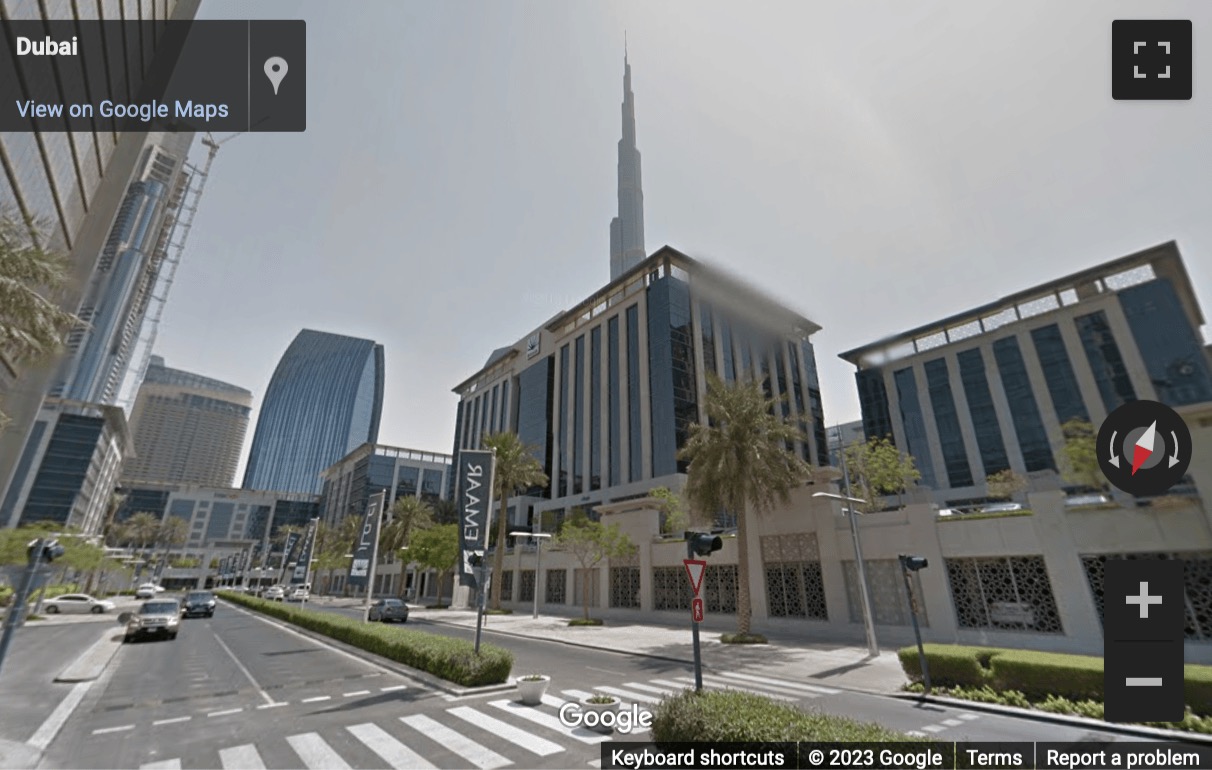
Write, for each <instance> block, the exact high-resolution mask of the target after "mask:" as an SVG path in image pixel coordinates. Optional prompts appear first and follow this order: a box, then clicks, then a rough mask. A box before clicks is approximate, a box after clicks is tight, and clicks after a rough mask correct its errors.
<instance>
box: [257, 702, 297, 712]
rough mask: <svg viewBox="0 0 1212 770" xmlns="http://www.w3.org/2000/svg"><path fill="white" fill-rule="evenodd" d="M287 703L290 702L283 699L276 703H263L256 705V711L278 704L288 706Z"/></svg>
mask: <svg viewBox="0 0 1212 770" xmlns="http://www.w3.org/2000/svg"><path fill="white" fill-rule="evenodd" d="M289 705H290V704H289V703H287V702H285V701H278V702H277V703H263V704H261V705H260V706H257V711H261V710H262V709H276V708H277V707H279V706H289Z"/></svg>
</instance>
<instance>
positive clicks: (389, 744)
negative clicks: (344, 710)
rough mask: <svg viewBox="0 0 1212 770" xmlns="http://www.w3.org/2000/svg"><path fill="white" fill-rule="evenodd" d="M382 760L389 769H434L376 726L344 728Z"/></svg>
mask: <svg viewBox="0 0 1212 770" xmlns="http://www.w3.org/2000/svg"><path fill="white" fill-rule="evenodd" d="M345 729H346V730H348V731H349V732H351V733H353V736H354V737H355V738H357V739H358V740H360V741H362V743H364V744H366V747H367V748H369V749H370V750H371V751H373V752H374V753H376V754H378V755H379V756H380V757H382V758H383V760H384V761H385V762H387V764H388V765H389V766H390V767H408V768H413V767H435V765H433V764H430V763H429V762H428V761H426V759H425V758H424V757H422V756H421V755H420V754H418V753H417V752H415V751H413V750H412V749H410V748H408V747H407V746H405V745H404V744H403V743H400V742H399V741H397V740H396V739H395V738H393V737H391V736H390V735H388V734H387V731H386V730H384V729H383V728H382V727H379V726H378V725H376V724H372V723H370V722H367V723H366V724H362V725H349V726H348V727H346V728H345Z"/></svg>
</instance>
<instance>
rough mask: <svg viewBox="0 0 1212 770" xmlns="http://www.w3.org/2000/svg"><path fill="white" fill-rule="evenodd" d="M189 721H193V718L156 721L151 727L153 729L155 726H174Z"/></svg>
mask: <svg viewBox="0 0 1212 770" xmlns="http://www.w3.org/2000/svg"><path fill="white" fill-rule="evenodd" d="M191 719H193V717H173V718H172V719H157V720H156V721H155V722H152V727H155V726H156V725H171V724H176V723H177V722H188V721H189V720H191Z"/></svg>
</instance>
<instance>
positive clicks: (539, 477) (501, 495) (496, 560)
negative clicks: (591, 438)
mask: <svg viewBox="0 0 1212 770" xmlns="http://www.w3.org/2000/svg"><path fill="white" fill-rule="evenodd" d="M483 445H484V448H485V449H491V450H493V451H494V453H495V455H496V461H495V463H494V470H493V474H494V475H493V481H492V483H493V493H494V497H496V499H497V501H498V502H499V503H500V507H499V508H498V509H497V511H498V513H497V537H496V544H497V548H496V551H495V552H494V553H493V555H492V574H493V575H496V576H498V578H499V576H500V575H501V573H502V571H503V570H504V569H505V534H506V532H508V526H509V496H510V495H513V494H515V493H520V492H524V491H526V490H527V489H530V488H531V487H545V486H547V482H548V478H547V474H546V473H544V472H543V466H542V465H541V464H539V461H538V460H537V459H535V456H534V453H535V451H536V450H535V448H534V447H530V446H526V445H525V444H523V443H522V440H521V439H520V438H518V434H516V433H493V434H491V435H489V436H485V437H484V439H483ZM491 584H492V609H494V610H499V609H501V581H500V580H499V579H496V580H493V581H491Z"/></svg>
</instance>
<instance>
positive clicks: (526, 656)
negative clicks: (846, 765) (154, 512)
mask: <svg viewBox="0 0 1212 770" xmlns="http://www.w3.org/2000/svg"><path fill="white" fill-rule="evenodd" d="M309 606H310V608H311V609H316V610H322V611H331V612H337V613H340V614H344V615H348V616H352V617H360V612H361V610H360V608H357V607H349V606H343V607H334V606H331V605H327V604H325V603H315V604H312V605H309ZM426 615H430V616H431V617H432V613H427V612H426V611H423V610H419V611H417V612H414V613H413V617H412V618H411V619H410V620H409V622H408V623H407V627H408V628H414V629H418V630H425V631H428V632H432V633H437V634H442V635H447V636H456V637H461V638H470V631H469V629H467V628H464V627H456V626H451V625H448V624H443V623H441V622H435V620H433V619H430V618H429V617H425V616H426ZM112 620H113V619H112V618H111V619H110V622H111V623H112ZM488 624H489V626H491V624H492V618H491V617H490V618H489V619H488ZM107 627H109V626H106V625H104V624H97V623H78V624H74V625H64V626H62V627H61V628H60V629H59V630H57V631H55V632H53V633H48V631H47V630H46V629H30V630H28V631H26V632H23V633H22V634H21V635H20V636H19V642H18V644H15V645H14V654H13V657H12V658H11V659H10V663H11V665H10V666H9V667H7V668H6V670H5V672H4V678H3V680H0V681H2V683H3V685H4V688H5V690H6V694H7V693H8V692H12V693H14V694H18V695H20V696H21V698H20V700H25V701H26V702H25V703H20V704H19V703H18V699H15V698H12V697H6V698H4V699H2V701H3V702H2V703H0V724H2V725H3V728H2V729H0V738H5V739H9V740H14V741H30V740H31V736H34V735H35V734H36V733H39V734H41V735H43V736H44V737H45V736H46V735H47V734H48V733H47V729H48V728H45V727H41V728H40V725H41V724H42V723H43V720H46V719H47V718H48V715H49V714H51V712H54V711H58V712H62V711H63V709H56V706H57V704H58V702H59V701H61V700H63V699H64V698H66V697H67V694H68V693H69V692H72V691H73V687H74V688H84V693H83V697H82V698H81V699H80V701H79V705H78V707H76V708H75V709H74V711H72V712H70V714H69V715H68V716H67V718H66V720H65V722H63V724H62V728H61V729H60V730H59V731H58V733H57V735H52V736H51V737H53V740H50V741H49V746H47V747H46V752H45V754H44V755H43V758H42V761H41V763H40V764H39V767H44V768H217V767H222V768H261V767H264V768H295V767H307V768H346V767H347V768H382V767H392V768H417V767H441V768H461V767H480V768H495V767H505V766H516V767H536V768H540V767H596V766H598V764H599V758H600V746H599V745H600V744H601V743H602V742H604V741H608V740H647V739H648V738H649V734H648V733H647V732H642V733H633V734H631V735H627V736H625V735H620V734H615V735H614V736H610V735H604V734H602V733H599V732H594V731H590V730H587V729H584V728H569V727H566V726H564V725H562V724H560V722H559V720H558V718H557V710H558V707H559V706H560V705H561V704H562V703H563V702H565V701H568V700H574V699H578V698H581V697H585V696H587V695H588V694H590V693H591V692H593V691H598V692H605V693H612V694H615V695H618V696H619V697H620V698H621V699H622V700H623V704H624V708H626V707H627V706H628V704H631V703H635V704H637V705H639V706H641V707H650V706H653V705H654V704H656V703H657V702H659V700H660V699H661V697H663V696H664V695H666V694H668V693H672V692H675V691H678V690H680V689H682V688H685V687H692V686H693V669H692V667H691V666H690V665H688V664H683V663H677V662H674V661H670V660H666V659H661V658H654V657H645V656H637V655H631V654H625V653H618V652H611V651H606V650H598V649H591V648H585V647H579V646H574V645H570V644H564V643H560V642H555V641H549V640H542V639H522V638H518V637H517V636H514V635H508V634H502V633H499V632H496V631H493V630H492V629H491V628H490V627H487V628H485V630H484V641H485V642H488V643H493V644H498V645H501V646H503V647H506V648H508V649H510V650H512V651H513V653H514V656H515V665H514V671H513V673H514V676H515V677H517V676H524V675H526V674H528V673H532V672H536V673H543V674H547V675H549V676H550V677H551V679H552V681H551V685H550V688H549V690H548V692H547V696H545V698H544V703H543V705H542V706H539V707H526V706H522V705H521V704H520V703H518V702H517V695H516V692H515V691H514V690H513V689H498V690H497V691H495V692H488V693H481V694H475V695H469V696H462V697H456V696H454V695H449V694H446V693H444V692H442V691H440V690H438V689H436V688H434V687H432V686H429V685H426V684H423V683H421V682H420V681H416V680H412V679H410V678H407V677H405V676H402V675H400V674H398V673H394V672H392V671H389V670H386V669H383V668H379V667H378V666H376V665H374V664H373V663H371V662H369V661H367V660H363V659H361V658H360V656H357V655H354V654H351V653H347V652H345V651H344V650H340V649H337V648H335V647H332V646H329V645H326V644H323V643H321V642H318V641H315V640H313V639H311V638H308V637H306V636H304V635H302V634H300V633H298V632H296V631H294V630H292V629H289V628H287V627H286V626H284V625H282V624H281V623H279V622H278V621H276V620H272V619H267V618H263V617H261V616H257V615H254V614H253V613H251V612H248V611H246V610H244V609H242V608H237V607H234V606H231V605H227V604H222V605H221V606H220V607H219V609H218V611H217V612H216V614H215V617H214V618H211V619H192V620H184V621H183V622H182V627H181V631H180V635H179V637H178V638H177V639H176V640H175V641H147V642H141V643H137V644H130V645H123V646H122V647H121V649H119V651H118V653H117V655H116V656H115V657H114V659H113V661H112V662H111V663H110V665H109V667H108V669H107V670H106V671H105V672H104V673H103V674H102V675H101V677H100V678H99V679H97V680H96V681H95V682H92V683H86V684H84V685H74V686H73V685H52V684H49V679H51V678H53V677H54V676H55V675H56V674H57V673H58V671H59V669H61V668H62V667H63V666H66V665H67V664H69V663H70V662H71V659H72V658H73V657H74V655H76V654H78V652H79V650H81V649H83V648H86V647H87V646H88V645H89V644H91V643H92V641H93V640H94V639H95V638H96V637H97V635H98V633H99V632H103V630H104V629H105V628H107ZM112 630H113V631H114V632H115V633H118V632H120V628H119V627H118V626H117V625H116V624H114V625H113V626H112ZM52 661H55V662H56V664H55V665H52V664H51V662H52ZM56 666H57V667H56ZM703 678H704V686H705V687H708V688H723V687H728V688H733V689H740V690H748V691H751V692H755V693H759V694H762V695H765V696H768V697H771V698H775V699H778V700H781V701H784V702H787V703H791V704H795V705H797V706H799V707H801V708H806V709H812V710H819V711H821V712H825V713H829V714H837V715H842V716H848V717H852V718H854V719H859V720H864V721H874V722H878V723H880V724H882V725H885V726H887V727H889V728H892V729H894V730H900V731H903V732H906V733H909V734H912V735H918V736H924V737H930V738H935V739H938V740H945V741H1022V740H1034V741H1057V742H1070V741H1071V742H1101V741H1118V740H1131V738H1128V737H1126V736H1123V735H1118V734H1115V733H1111V732H1107V731H1101V730H1091V729H1085V728H1081V727H1074V726H1069V725H1060V724H1055V723H1050V722H1044V721H1035V720H1028V719H1022V718H1017V717H1010V716H1004V715H999V714H991V713H987V712H982V711H978V710H975V709H972V710H968V709H958V708H951V707H943V706H939V705H935V704H922V703H918V702H917V701H913V700H906V699H901V698H894V697H889V696H885V695H876V694H871V693H865V692H857V691H852V690H845V689H841V688H837V687H828V686H825V685H822V684H820V683H817V682H814V681H793V680H789V679H787V678H785V677H777V676H771V675H770V672H769V671H768V670H764V671H763V672H759V670H755V669H753V668H752V667H749V666H745V667H740V668H738V670H728V669H726V668H724V667H721V666H718V665H716V666H714V667H709V668H707V669H705V671H704V677H703ZM39 692H40V693H41V695H40V696H38V697H34V695H31V694H37V693H39ZM77 692H78V690H77ZM1137 740H1139V738H1138V739H1137Z"/></svg>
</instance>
